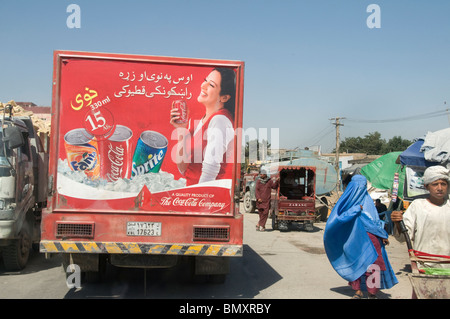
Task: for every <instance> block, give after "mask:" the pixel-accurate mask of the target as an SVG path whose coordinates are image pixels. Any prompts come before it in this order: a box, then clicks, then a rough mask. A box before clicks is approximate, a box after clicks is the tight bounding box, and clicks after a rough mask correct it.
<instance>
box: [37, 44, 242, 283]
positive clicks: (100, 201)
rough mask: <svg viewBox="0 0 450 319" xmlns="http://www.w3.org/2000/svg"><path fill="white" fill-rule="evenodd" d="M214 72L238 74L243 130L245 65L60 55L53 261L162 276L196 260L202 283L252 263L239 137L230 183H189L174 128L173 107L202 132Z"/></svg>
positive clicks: (47, 236)
mask: <svg viewBox="0 0 450 319" xmlns="http://www.w3.org/2000/svg"><path fill="white" fill-rule="evenodd" d="M214 67H223V68H228V69H231V70H233V71H234V73H235V75H236V81H235V83H236V84H235V86H236V97H235V100H236V102H235V111H234V114H231V117H233V119H232V120H233V123H232V124H233V125H234V128H239V127H242V103H243V72H244V70H243V68H244V63H243V62H240V61H222V60H203V59H187V58H172V57H153V56H140V55H139V56H137V55H126V54H104V53H89V52H67V51H56V52H55V54H54V85H53V116H52V132H51V133H52V135H51V147H50V172H49V175H50V180H51V185H52V187H51V196H50V197H49V200H48V203H49V204H48V207H47V208H46V209H45V210H44V212H43V219H42V225H43V227H42V239H41V243H40V251H41V252H43V253H46V254H54V253H58V254H62V255H63V259H64V261H65V265H69V264H74V265H77V266H78V267H80V271H81V273H82V274H85V275H87V277H90V276H93V277H94V278H95V277H98V275H101V273H102V272H103V271H104V266H105V265H106V264H107V263H110V264H112V265H114V266H118V267H139V268H156V267H158V268H161V267H172V266H175V265H177V264H178V263H179V262H180V261H181V260H185V259H188V260H190V261H192V266H193V270H194V271H195V274H197V275H206V276H207V277H209V278H210V279H213V280H218V281H223V280H224V279H225V276H226V274H227V273H228V271H229V259H230V257H240V256H242V253H243V248H242V247H243V246H242V245H243V244H242V238H243V218H242V215H241V214H240V213H239V196H234V194H235V193H236V194H238V192H239V184H238V183H239V177H240V176H239V174H240V170H239V168H240V158H239V157H238V156H240V152H239V151H238V146H239V143H237V142H236V141H237V140H238V138H239V136H234V138H233V139H232V143H231V144H232V146H231V149H230V150H231V151H232V155H233V157H232V158H231V159H230V158H227V165H229V166H228V169H229V171H230V172H232V173H230V176H229V177H226V178H225V177H224V178H222V179H216V180H212V181H209V182H204V183H200V182H199V183H198V184H193V185H187V180H186V178H185V177H184V176H183V175H181V174H180V171H179V170H178V167H177V163H176V162H175V160H174V159H173V157H174V155H173V154H175V152H176V151H177V149H176V146H177V142H178V140H177V138H175V139H174V138H173V134H174V132H175V130H174V127H173V125H172V124H171V123H169V120H170V111H171V108H172V107H173V106H175V107H181V106H183V107H185V106H186V107H187V109H188V110H189V111H186V110H187V109H183V112H188V113H186V114H189V119H190V121H191V122H190V123H191V127H193V126H194V125H196V123H198V121H197V120H200V119H201V118H202V116H203V115H204V113H205V107H204V106H203V105H202V104H200V103H199V102H197V96H199V94H200V89H201V85H202V83H203V82H204V81H205V78H207V76H208V74H210V73H212V72H213V69H214ZM232 83H234V82H232ZM179 100H182V101H183V102H180V101H179ZM186 119H188V118H187V117H186ZM196 121H197V122H196ZM236 131H240V130H236ZM185 133H186V134H190V132H189V131H188V130H186V132H185ZM202 140H203V139H200V143H201V142H202ZM193 143H196V141H193ZM194 146H196V144H194Z"/></svg>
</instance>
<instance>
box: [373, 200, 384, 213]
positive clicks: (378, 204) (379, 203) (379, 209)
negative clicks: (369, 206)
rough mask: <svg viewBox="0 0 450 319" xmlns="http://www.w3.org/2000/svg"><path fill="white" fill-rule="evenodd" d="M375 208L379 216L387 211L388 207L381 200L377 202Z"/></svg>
mask: <svg viewBox="0 0 450 319" xmlns="http://www.w3.org/2000/svg"><path fill="white" fill-rule="evenodd" d="M375 207H376V208H377V211H378V214H380V213H382V212H385V211H387V207H386V205H384V204H382V203H381V200H380V199H379V198H377V199H376V200H375Z"/></svg>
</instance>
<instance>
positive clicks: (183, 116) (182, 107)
mask: <svg viewBox="0 0 450 319" xmlns="http://www.w3.org/2000/svg"><path fill="white" fill-rule="evenodd" d="M172 109H178V112H180V118H179V119H178V120H176V121H174V122H175V123H177V124H184V123H186V122H187V120H188V107H187V104H186V101H185V100H176V101H173V102H172Z"/></svg>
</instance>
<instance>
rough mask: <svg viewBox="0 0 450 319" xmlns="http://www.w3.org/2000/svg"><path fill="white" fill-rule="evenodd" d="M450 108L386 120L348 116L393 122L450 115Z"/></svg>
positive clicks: (373, 121)
mask: <svg viewBox="0 0 450 319" xmlns="http://www.w3.org/2000/svg"><path fill="white" fill-rule="evenodd" d="M449 111H450V109H445V110H440V111H435V112H429V113H424V114H419V115H412V116H406V117H397V118H390V119H385V120H366V119H355V118H347V120H348V121H352V122H359V123H391V122H398V121H416V120H423V119H429V118H433V117H438V116H443V115H448V112H449Z"/></svg>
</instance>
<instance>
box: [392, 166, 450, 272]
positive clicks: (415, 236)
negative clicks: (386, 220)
mask: <svg viewBox="0 0 450 319" xmlns="http://www.w3.org/2000/svg"><path fill="white" fill-rule="evenodd" d="M423 180H424V185H425V187H426V189H427V190H428V191H429V193H430V194H429V196H428V198H423V199H415V200H414V201H413V202H412V203H411V205H410V206H409V207H408V209H407V210H406V211H405V213H404V214H403V216H402V212H401V211H394V212H392V215H391V220H392V221H393V222H399V221H401V220H402V219H403V221H404V223H405V226H406V229H407V230H408V234H409V236H410V238H411V241H412V242H413V249H414V250H417V251H421V252H424V253H428V254H433V255H444V256H450V201H449V199H448V190H449V188H448V184H449V181H450V174H449V170H448V169H446V168H445V167H443V166H431V167H429V168H427V169H426V170H425V173H424V175H423ZM397 226H398V224H397ZM394 236H395V238H396V239H398V240H399V241H401V242H403V241H405V238H404V235H403V234H402V233H401V232H400V230H399V227H394ZM426 266H428V267H434V268H438V267H441V268H444V267H445V268H450V264H442V263H441V264H435V263H433V264H429V265H426Z"/></svg>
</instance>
